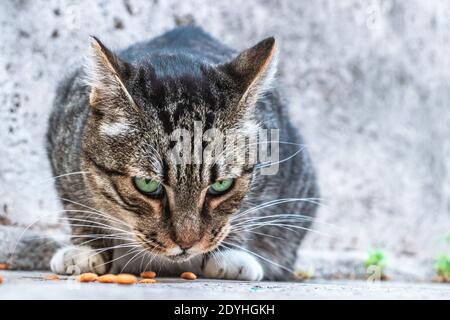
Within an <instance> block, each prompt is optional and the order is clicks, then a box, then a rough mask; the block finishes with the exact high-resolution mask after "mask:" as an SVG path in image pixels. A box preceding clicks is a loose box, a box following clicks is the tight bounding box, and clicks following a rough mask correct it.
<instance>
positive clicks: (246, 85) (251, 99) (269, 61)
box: [220, 37, 278, 105]
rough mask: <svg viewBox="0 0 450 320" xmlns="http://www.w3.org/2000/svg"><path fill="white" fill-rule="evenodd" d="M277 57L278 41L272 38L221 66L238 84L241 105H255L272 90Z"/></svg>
mask: <svg viewBox="0 0 450 320" xmlns="http://www.w3.org/2000/svg"><path fill="white" fill-rule="evenodd" d="M277 55H278V54H277V44H276V41H275V39H274V38H273V37H270V38H267V39H264V40H262V41H261V42H259V43H258V44H257V45H255V46H253V47H251V48H250V49H247V50H244V51H243V52H241V53H240V54H239V55H238V56H237V57H236V58H235V59H233V60H232V61H231V62H228V63H226V64H224V65H222V66H220V68H221V69H222V70H223V71H225V72H226V73H227V74H228V75H229V76H231V78H232V79H233V81H234V82H235V83H236V84H237V86H238V90H239V91H240V94H241V100H240V104H241V105H242V104H245V105H251V104H254V103H255V102H256V100H257V99H258V97H259V96H260V94H261V93H263V92H264V91H266V90H268V89H270V87H271V85H272V81H273V80H274V76H275V74H276V72H277V62H278V59H277Z"/></svg>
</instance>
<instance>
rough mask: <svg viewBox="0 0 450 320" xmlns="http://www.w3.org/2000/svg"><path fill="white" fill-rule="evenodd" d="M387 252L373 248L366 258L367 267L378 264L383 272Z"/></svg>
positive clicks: (365, 264)
mask: <svg viewBox="0 0 450 320" xmlns="http://www.w3.org/2000/svg"><path fill="white" fill-rule="evenodd" d="M386 265H387V262H386V254H385V253H384V251H383V250H371V251H369V252H368V253H367V258H366V260H364V266H365V267H366V268H368V267H370V266H377V267H379V268H380V270H381V272H383V270H384V268H385V267H386Z"/></svg>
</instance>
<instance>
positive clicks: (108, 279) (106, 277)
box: [97, 274, 117, 283]
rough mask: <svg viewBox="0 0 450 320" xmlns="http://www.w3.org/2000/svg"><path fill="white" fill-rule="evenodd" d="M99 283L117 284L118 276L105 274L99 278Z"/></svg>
mask: <svg viewBox="0 0 450 320" xmlns="http://www.w3.org/2000/svg"><path fill="white" fill-rule="evenodd" d="M97 281H98V282H101V283H116V282H117V276H116V275H115V274H104V275H103V276H100V277H98V278H97Z"/></svg>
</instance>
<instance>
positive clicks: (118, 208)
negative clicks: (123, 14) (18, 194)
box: [47, 26, 318, 280]
mask: <svg viewBox="0 0 450 320" xmlns="http://www.w3.org/2000/svg"><path fill="white" fill-rule="evenodd" d="M91 46H92V48H91V51H92V57H91V59H90V60H91V61H90V62H91V63H90V66H89V67H87V68H86V67H79V68H78V69H76V70H75V71H74V72H72V73H71V74H70V75H69V76H68V77H66V78H65V80H64V81H63V82H62V83H61V84H60V86H59V88H58V91H57V95H56V99H55V102H54V108H53V112H52V114H51V117H50V122H49V128H48V147H47V148H48V155H49V159H50V161H51V164H52V169H53V174H54V175H55V176H57V178H56V179H55V181H56V188H57V191H58V194H59V196H60V198H61V201H62V204H63V206H64V209H65V210H64V211H65V214H66V216H67V219H68V220H69V222H70V225H71V231H72V236H71V239H72V244H71V245H70V246H67V247H64V248H61V249H59V251H58V252H56V254H55V255H54V257H53V259H52V261H51V269H52V270H53V272H56V273H60V274H73V273H80V272H96V273H98V274H104V273H119V272H127V273H135V274H137V273H139V272H142V271H144V270H153V271H156V272H158V274H159V275H161V276H176V275H179V274H180V273H181V272H182V271H192V272H194V273H197V274H198V275H200V276H203V277H207V278H217V279H240V280H262V279H266V280H287V279H290V278H291V277H292V274H293V273H292V269H293V268H294V264H295V261H296V256H297V250H298V247H299V245H300V242H301V240H302V239H303V237H304V236H305V234H306V230H307V229H308V228H309V227H310V226H311V223H312V221H313V217H314V215H315V211H316V207H317V202H316V200H315V199H317V196H318V189H317V185H316V180H315V175H314V170H313V168H312V166H311V161H310V158H309V156H308V154H307V151H306V149H304V148H303V147H302V148H301V152H297V151H298V150H300V149H299V148H298V147H299V146H303V142H302V140H301V137H300V136H299V134H298V132H297V130H296V129H295V128H294V127H293V126H292V124H291V123H290V121H289V115H288V111H287V108H286V106H285V105H284V104H283V103H282V99H281V98H280V96H279V94H278V92H277V91H276V90H275V89H273V88H274V75H275V72H276V63H277V48H276V43H275V40H274V38H267V39H265V40H263V41H261V42H259V43H258V44H256V45H255V46H254V47H252V48H250V49H247V50H245V51H243V52H242V53H240V54H236V53H235V51H234V50H232V49H230V48H228V47H226V46H225V45H223V44H222V43H220V42H219V41H218V40H216V39H214V38H212V37H211V36H210V35H208V34H207V33H206V32H204V31H203V30H202V29H200V28H199V27H194V26H184V27H179V28H176V29H174V30H172V31H169V32H167V33H165V34H163V35H161V36H159V37H157V38H155V39H153V40H151V41H148V42H143V43H138V44H135V45H132V46H131V47H129V48H127V49H126V50H124V51H121V52H117V53H113V52H112V51H111V50H109V49H108V48H107V47H105V46H104V45H103V44H102V43H101V42H100V41H99V40H98V39H96V38H93V39H92V45H91ZM195 124H197V125H198V124H200V126H201V129H202V130H203V131H206V130H208V129H211V128H215V129H218V130H219V131H221V132H222V131H227V130H231V131H232V132H233V133H235V134H238V135H239V134H242V135H244V134H248V133H249V132H256V131H258V130H260V129H262V128H265V129H278V136H279V137H278V140H279V141H280V142H279V148H278V152H279V161H276V163H269V164H270V165H277V166H279V167H278V171H277V172H276V174H263V173H262V169H263V167H264V166H262V165H261V163H258V164H255V163H248V162H243V161H227V157H225V156H223V159H222V158H221V153H216V154H215V156H216V158H215V159H214V161H206V160H205V161H201V162H200V163H197V162H196V163H181V164H180V163H179V162H176V161H175V160H174V157H173V156H172V155H173V150H174V141H173V140H172V139H171V137H172V135H171V133H172V132H174V131H176V130H177V129H180V128H182V129H185V130H188V131H189V132H191V131H192V130H194V129H193V128H194V126H195ZM188 140H189V139H188ZM267 141H271V140H270V139H269V140H267ZM201 145H202V146H205V145H206V143H205V141H201ZM225 148H228V149H229V148H231V150H234V151H236V152H235V153H236V154H238V155H241V156H242V155H245V154H247V153H248V150H247V149H245V150H239V149H236V148H235V147H230V146H229V145H226V147H225ZM233 148H234V149H233ZM297 153H298V154H297ZM181 157H183V154H182V153H181ZM238 157H239V156H238Z"/></svg>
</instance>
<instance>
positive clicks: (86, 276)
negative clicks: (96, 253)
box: [78, 272, 98, 282]
mask: <svg viewBox="0 0 450 320" xmlns="http://www.w3.org/2000/svg"><path fill="white" fill-rule="evenodd" d="M97 279H98V276H97V275H96V274H95V273H90V272H89V273H82V274H80V275H79V276H78V281H80V282H94V281H96V280H97Z"/></svg>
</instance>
